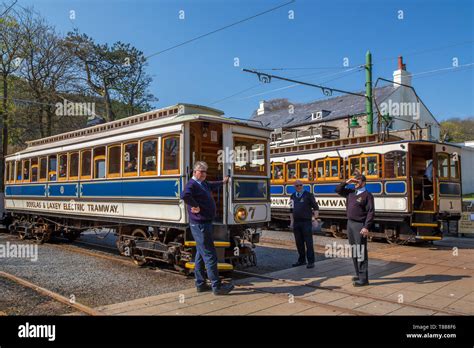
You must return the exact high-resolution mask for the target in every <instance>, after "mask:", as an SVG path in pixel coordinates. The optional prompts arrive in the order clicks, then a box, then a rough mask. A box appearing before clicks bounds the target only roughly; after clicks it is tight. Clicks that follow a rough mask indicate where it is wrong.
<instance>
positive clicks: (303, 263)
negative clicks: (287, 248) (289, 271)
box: [291, 261, 306, 267]
mask: <svg viewBox="0 0 474 348" xmlns="http://www.w3.org/2000/svg"><path fill="white" fill-rule="evenodd" d="M303 265H306V262H299V261H298V262H297V263H294V264H292V265H291V267H299V266H303Z"/></svg>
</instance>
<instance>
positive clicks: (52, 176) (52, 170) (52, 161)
mask: <svg viewBox="0 0 474 348" xmlns="http://www.w3.org/2000/svg"><path fill="white" fill-rule="evenodd" d="M56 166H57V157H56V155H51V156H49V157H48V170H49V171H48V179H49V181H56V170H57V168H56Z"/></svg>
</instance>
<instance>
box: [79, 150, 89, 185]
mask: <svg viewBox="0 0 474 348" xmlns="http://www.w3.org/2000/svg"><path fill="white" fill-rule="evenodd" d="M91 156H92V151H91V150H84V151H82V152H81V179H90V178H91V163H92V160H91Z"/></svg>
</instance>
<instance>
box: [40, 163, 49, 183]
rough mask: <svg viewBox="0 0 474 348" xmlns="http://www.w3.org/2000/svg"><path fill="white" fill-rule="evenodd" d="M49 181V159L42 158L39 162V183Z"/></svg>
mask: <svg viewBox="0 0 474 348" xmlns="http://www.w3.org/2000/svg"><path fill="white" fill-rule="evenodd" d="M47 179H48V158H47V157H40V160H39V181H46V180H47Z"/></svg>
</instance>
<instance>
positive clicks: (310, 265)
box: [306, 262, 314, 268]
mask: <svg viewBox="0 0 474 348" xmlns="http://www.w3.org/2000/svg"><path fill="white" fill-rule="evenodd" d="M306 268H314V262H311V263H308V264H307V265H306Z"/></svg>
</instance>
